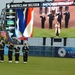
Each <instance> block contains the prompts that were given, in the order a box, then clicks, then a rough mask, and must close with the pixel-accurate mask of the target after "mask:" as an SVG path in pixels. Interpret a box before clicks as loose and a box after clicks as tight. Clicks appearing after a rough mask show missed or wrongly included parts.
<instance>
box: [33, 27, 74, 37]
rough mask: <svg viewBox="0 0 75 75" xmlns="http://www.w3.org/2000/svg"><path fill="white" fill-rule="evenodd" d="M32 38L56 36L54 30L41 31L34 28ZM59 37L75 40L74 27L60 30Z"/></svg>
mask: <svg viewBox="0 0 75 75" xmlns="http://www.w3.org/2000/svg"><path fill="white" fill-rule="evenodd" d="M33 37H56V35H55V30H54V29H41V28H35V27H34V30H33ZM59 37H69V38H70V37H71V38H75V27H70V28H62V29H61V32H60V35H59Z"/></svg>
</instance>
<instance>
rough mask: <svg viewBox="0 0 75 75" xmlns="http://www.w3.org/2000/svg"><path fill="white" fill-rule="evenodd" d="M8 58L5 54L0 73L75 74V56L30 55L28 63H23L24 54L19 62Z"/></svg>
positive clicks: (4, 74)
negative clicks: (9, 61) (9, 60)
mask: <svg viewBox="0 0 75 75" xmlns="http://www.w3.org/2000/svg"><path fill="white" fill-rule="evenodd" d="M7 60H8V58H7V56H5V61H4V62H3V63H0V75H75V59H74V58H54V57H31V56H29V58H28V63H27V64H24V63H23V61H22V56H20V62H19V63H18V64H16V63H15V61H14V60H13V63H8V61H7Z"/></svg>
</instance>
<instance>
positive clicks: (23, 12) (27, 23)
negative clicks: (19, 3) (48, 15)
mask: <svg viewBox="0 0 75 75" xmlns="http://www.w3.org/2000/svg"><path fill="white" fill-rule="evenodd" d="M32 33H33V8H18V9H16V27H15V34H16V37H17V38H20V39H21V38H22V40H23V38H28V37H32Z"/></svg>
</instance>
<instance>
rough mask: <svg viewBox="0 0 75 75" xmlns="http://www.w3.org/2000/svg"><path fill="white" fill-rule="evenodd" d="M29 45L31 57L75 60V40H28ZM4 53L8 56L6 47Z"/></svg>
mask: <svg viewBox="0 0 75 75" xmlns="http://www.w3.org/2000/svg"><path fill="white" fill-rule="evenodd" d="M24 42H26V41H24ZM65 42H66V43H65ZM27 43H28V44H29V56H45V57H71V58H75V46H74V45H75V39H74V38H45V37H44V38H28V40H27ZM22 46H23V45H20V47H21V49H20V55H22ZM4 53H5V55H7V54H8V49H7V47H6V46H5V49H4ZM13 54H14V52H13Z"/></svg>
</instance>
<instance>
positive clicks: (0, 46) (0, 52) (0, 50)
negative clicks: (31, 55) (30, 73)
mask: <svg viewBox="0 0 75 75" xmlns="http://www.w3.org/2000/svg"><path fill="white" fill-rule="evenodd" d="M4 47H5V43H4V41H3V40H1V41H0V62H4ZM6 47H7V48H8V62H9V63H12V61H13V54H14V56H15V63H19V57H20V49H21V48H20V46H19V45H14V44H12V43H10V42H9V43H8V45H7V46H6ZM28 50H29V47H28V45H27V44H26V43H25V44H24V45H23V47H22V53H23V63H27V61H28ZM13 52H14V53H13Z"/></svg>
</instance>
